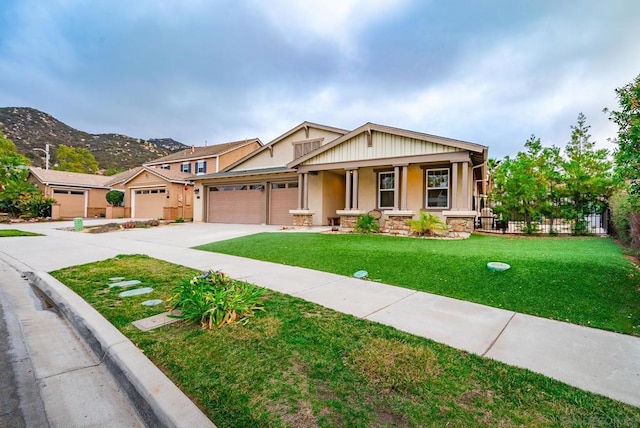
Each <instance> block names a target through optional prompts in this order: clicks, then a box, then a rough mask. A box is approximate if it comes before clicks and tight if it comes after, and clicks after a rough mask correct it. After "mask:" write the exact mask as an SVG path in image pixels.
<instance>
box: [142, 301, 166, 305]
mask: <svg viewBox="0 0 640 428" xmlns="http://www.w3.org/2000/svg"><path fill="white" fill-rule="evenodd" d="M162 302H163V300H162V299H152V300H145V301H144V302H142V304H143V305H144V306H157V305H159V304H161V303H162Z"/></svg>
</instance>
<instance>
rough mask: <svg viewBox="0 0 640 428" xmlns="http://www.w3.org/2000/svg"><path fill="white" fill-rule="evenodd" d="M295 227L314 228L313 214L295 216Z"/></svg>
mask: <svg viewBox="0 0 640 428" xmlns="http://www.w3.org/2000/svg"><path fill="white" fill-rule="evenodd" d="M293 225H294V226H302V227H311V226H313V214H294V215H293Z"/></svg>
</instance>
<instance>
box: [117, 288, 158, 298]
mask: <svg viewBox="0 0 640 428" xmlns="http://www.w3.org/2000/svg"><path fill="white" fill-rule="evenodd" d="M152 291H153V288H151V287H142V288H136V289H134V290H127V291H123V292H122V293H120V294H118V296H120V297H130V296H139V295H140V294H147V293H151V292H152Z"/></svg>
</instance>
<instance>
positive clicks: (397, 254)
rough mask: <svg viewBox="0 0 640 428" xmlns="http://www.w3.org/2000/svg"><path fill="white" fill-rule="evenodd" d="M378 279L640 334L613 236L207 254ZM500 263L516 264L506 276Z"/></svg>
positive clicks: (384, 242) (254, 241)
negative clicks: (495, 264)
mask: <svg viewBox="0 0 640 428" xmlns="http://www.w3.org/2000/svg"><path fill="white" fill-rule="evenodd" d="M197 248H198V249H201V250H205V251H214V252H220V253H225V254H232V255H237V256H242V257H249V258H253V259H258V260H266V261H271V262H276V263H282V264H287V265H294V266H301V267H306V268H311V269H317V270H322V271H327V272H334V273H337V274H341V275H353V273H354V272H356V271H358V270H361V269H364V270H366V271H368V272H369V278H370V279H373V280H376V281H380V282H384V283H388V284H394V285H399V286H402V287H407V288H411V289H415V290H420V291H426V292H430V293H435V294H439V295H442V296H449V297H454V298H457V299H462V300H468V301H471V302H476V303H481V304H485V305H489V306H494V307H498V308H504V309H509V310H513V311H516V312H522V313H526V314H531V315H537V316H541V317H546V318H551V319H557V320H562V321H569V322H572V323H575V324H582V325H586V326H590V327H597V328H602V329H606V330H613V331H617V332H621V333H627V334H635V335H639V334H640V272H638V271H637V270H636V269H635V268H634V267H633V265H632V264H631V263H630V262H629V261H627V260H626V259H625V258H624V257H623V256H622V253H621V250H620V249H619V248H618V247H617V246H616V245H615V243H614V242H613V241H612V240H610V239H607V238H596V237H585V238H577V237H571V238H526V237H505V236H481V235H473V236H471V238H469V239H467V240H459V241H452V240H431V239H413V238H402V237H391V236H381V235H357V234H350V235H338V234H316V233H262V234H258V235H251V236H246V237H242V238H237V239H233V240H229V241H221V242H216V243H212V244H207V245H202V246H200V247H197ZM491 261H499V262H504V263H508V264H509V265H511V269H510V270H508V271H505V272H493V271H490V270H488V269H487V268H486V264H487V263H488V262H491Z"/></svg>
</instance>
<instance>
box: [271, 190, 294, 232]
mask: <svg viewBox="0 0 640 428" xmlns="http://www.w3.org/2000/svg"><path fill="white" fill-rule="evenodd" d="M269 207H270V212H269V224H283V225H288V226H291V225H292V224H293V215H291V214H289V210H295V209H296V208H297V207H298V182H297V181H295V182H291V183H271V203H270V204H269Z"/></svg>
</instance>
